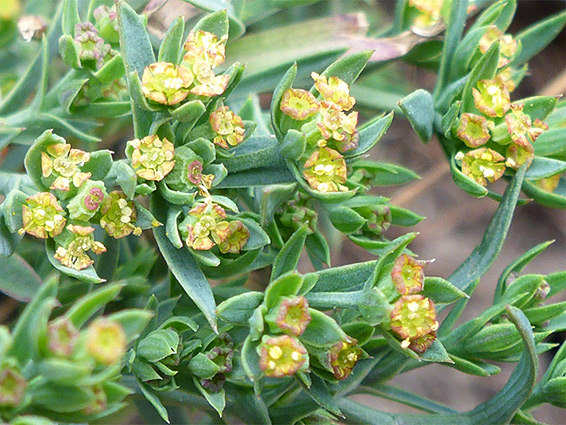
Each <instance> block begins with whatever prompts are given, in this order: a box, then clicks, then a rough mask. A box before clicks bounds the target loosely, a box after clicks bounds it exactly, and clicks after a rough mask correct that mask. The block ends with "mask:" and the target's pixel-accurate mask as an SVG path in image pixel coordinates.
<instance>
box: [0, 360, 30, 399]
mask: <svg viewBox="0 0 566 425" xmlns="http://www.w3.org/2000/svg"><path fill="white" fill-rule="evenodd" d="M26 387H27V381H26V380H25V379H24V377H23V376H22V375H21V374H20V372H18V371H17V370H16V369H14V368H11V367H9V366H3V367H2V370H1V371H0V407H17V406H18V405H19V404H20V403H22V401H23V399H24V394H25V391H26Z"/></svg>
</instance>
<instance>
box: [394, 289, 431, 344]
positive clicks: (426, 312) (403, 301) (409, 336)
mask: <svg viewBox="0 0 566 425" xmlns="http://www.w3.org/2000/svg"><path fill="white" fill-rule="evenodd" d="M389 317H390V319H391V329H392V330H393V331H394V332H395V333H396V334H397V335H399V336H400V337H401V339H402V340H403V342H402V344H401V345H402V346H403V347H404V348H408V347H409V346H410V344H411V342H413V341H415V340H418V339H419V338H422V337H423V336H425V335H427V334H430V333H434V332H436V330H437V329H438V322H437V321H436V310H435V308H434V304H433V303H432V301H431V300H429V299H428V298H426V297H424V296H422V295H404V296H401V298H399V299H398V300H397V302H396V303H395V305H394V306H393V310H391V313H390V314H389Z"/></svg>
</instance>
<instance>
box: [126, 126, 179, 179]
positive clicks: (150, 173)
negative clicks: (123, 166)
mask: <svg viewBox="0 0 566 425" xmlns="http://www.w3.org/2000/svg"><path fill="white" fill-rule="evenodd" d="M128 146H129V147H131V148H133V151H132V153H131V159H132V166H133V167H134V170H135V171H136V174H137V175H138V176H139V177H141V178H142V179H146V180H153V181H160V180H163V178H165V176H166V175H167V174H169V173H170V172H171V170H172V169H173V167H174V166H175V161H174V158H175V147H174V146H173V143H171V142H170V141H169V140H167V139H166V138H163V140H161V139H159V137H158V136H157V135H153V136H147V137H144V138H143V139H141V140H139V139H134V140H130V141H129V142H128Z"/></svg>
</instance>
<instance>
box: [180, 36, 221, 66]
mask: <svg viewBox="0 0 566 425" xmlns="http://www.w3.org/2000/svg"><path fill="white" fill-rule="evenodd" d="M226 40H228V36H227V35H225V36H223V37H222V38H220V39H219V38H218V37H217V36H216V35H214V34H211V33H209V32H206V31H202V30H198V31H196V32H195V31H191V32H190V33H189V35H188V37H187V40H186V41H185V44H184V48H185V50H186V53H185V55H184V56H183V62H186V63H189V64H194V63H196V62H199V61H204V62H206V63H209V64H210V65H211V68H212V69H214V68H216V67H217V66H218V65H221V64H222V63H224V60H225V59H226Z"/></svg>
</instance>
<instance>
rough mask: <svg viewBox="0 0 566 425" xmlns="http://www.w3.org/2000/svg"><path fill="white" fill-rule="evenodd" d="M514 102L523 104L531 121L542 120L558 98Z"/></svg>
mask: <svg viewBox="0 0 566 425" xmlns="http://www.w3.org/2000/svg"><path fill="white" fill-rule="evenodd" d="M565 16H566V15H565ZM515 103H518V104H521V105H523V112H524V113H525V114H527V115H528V116H529V117H531V119H532V120H533V121H534V120H536V119H539V120H544V119H546V117H548V116H549V115H550V114H551V113H552V111H554V109H555V108H556V104H557V103H558V98H557V97H556V96H534V97H528V98H526V99H521V100H518V101H517V102H515ZM543 134H544V133H543Z"/></svg>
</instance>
